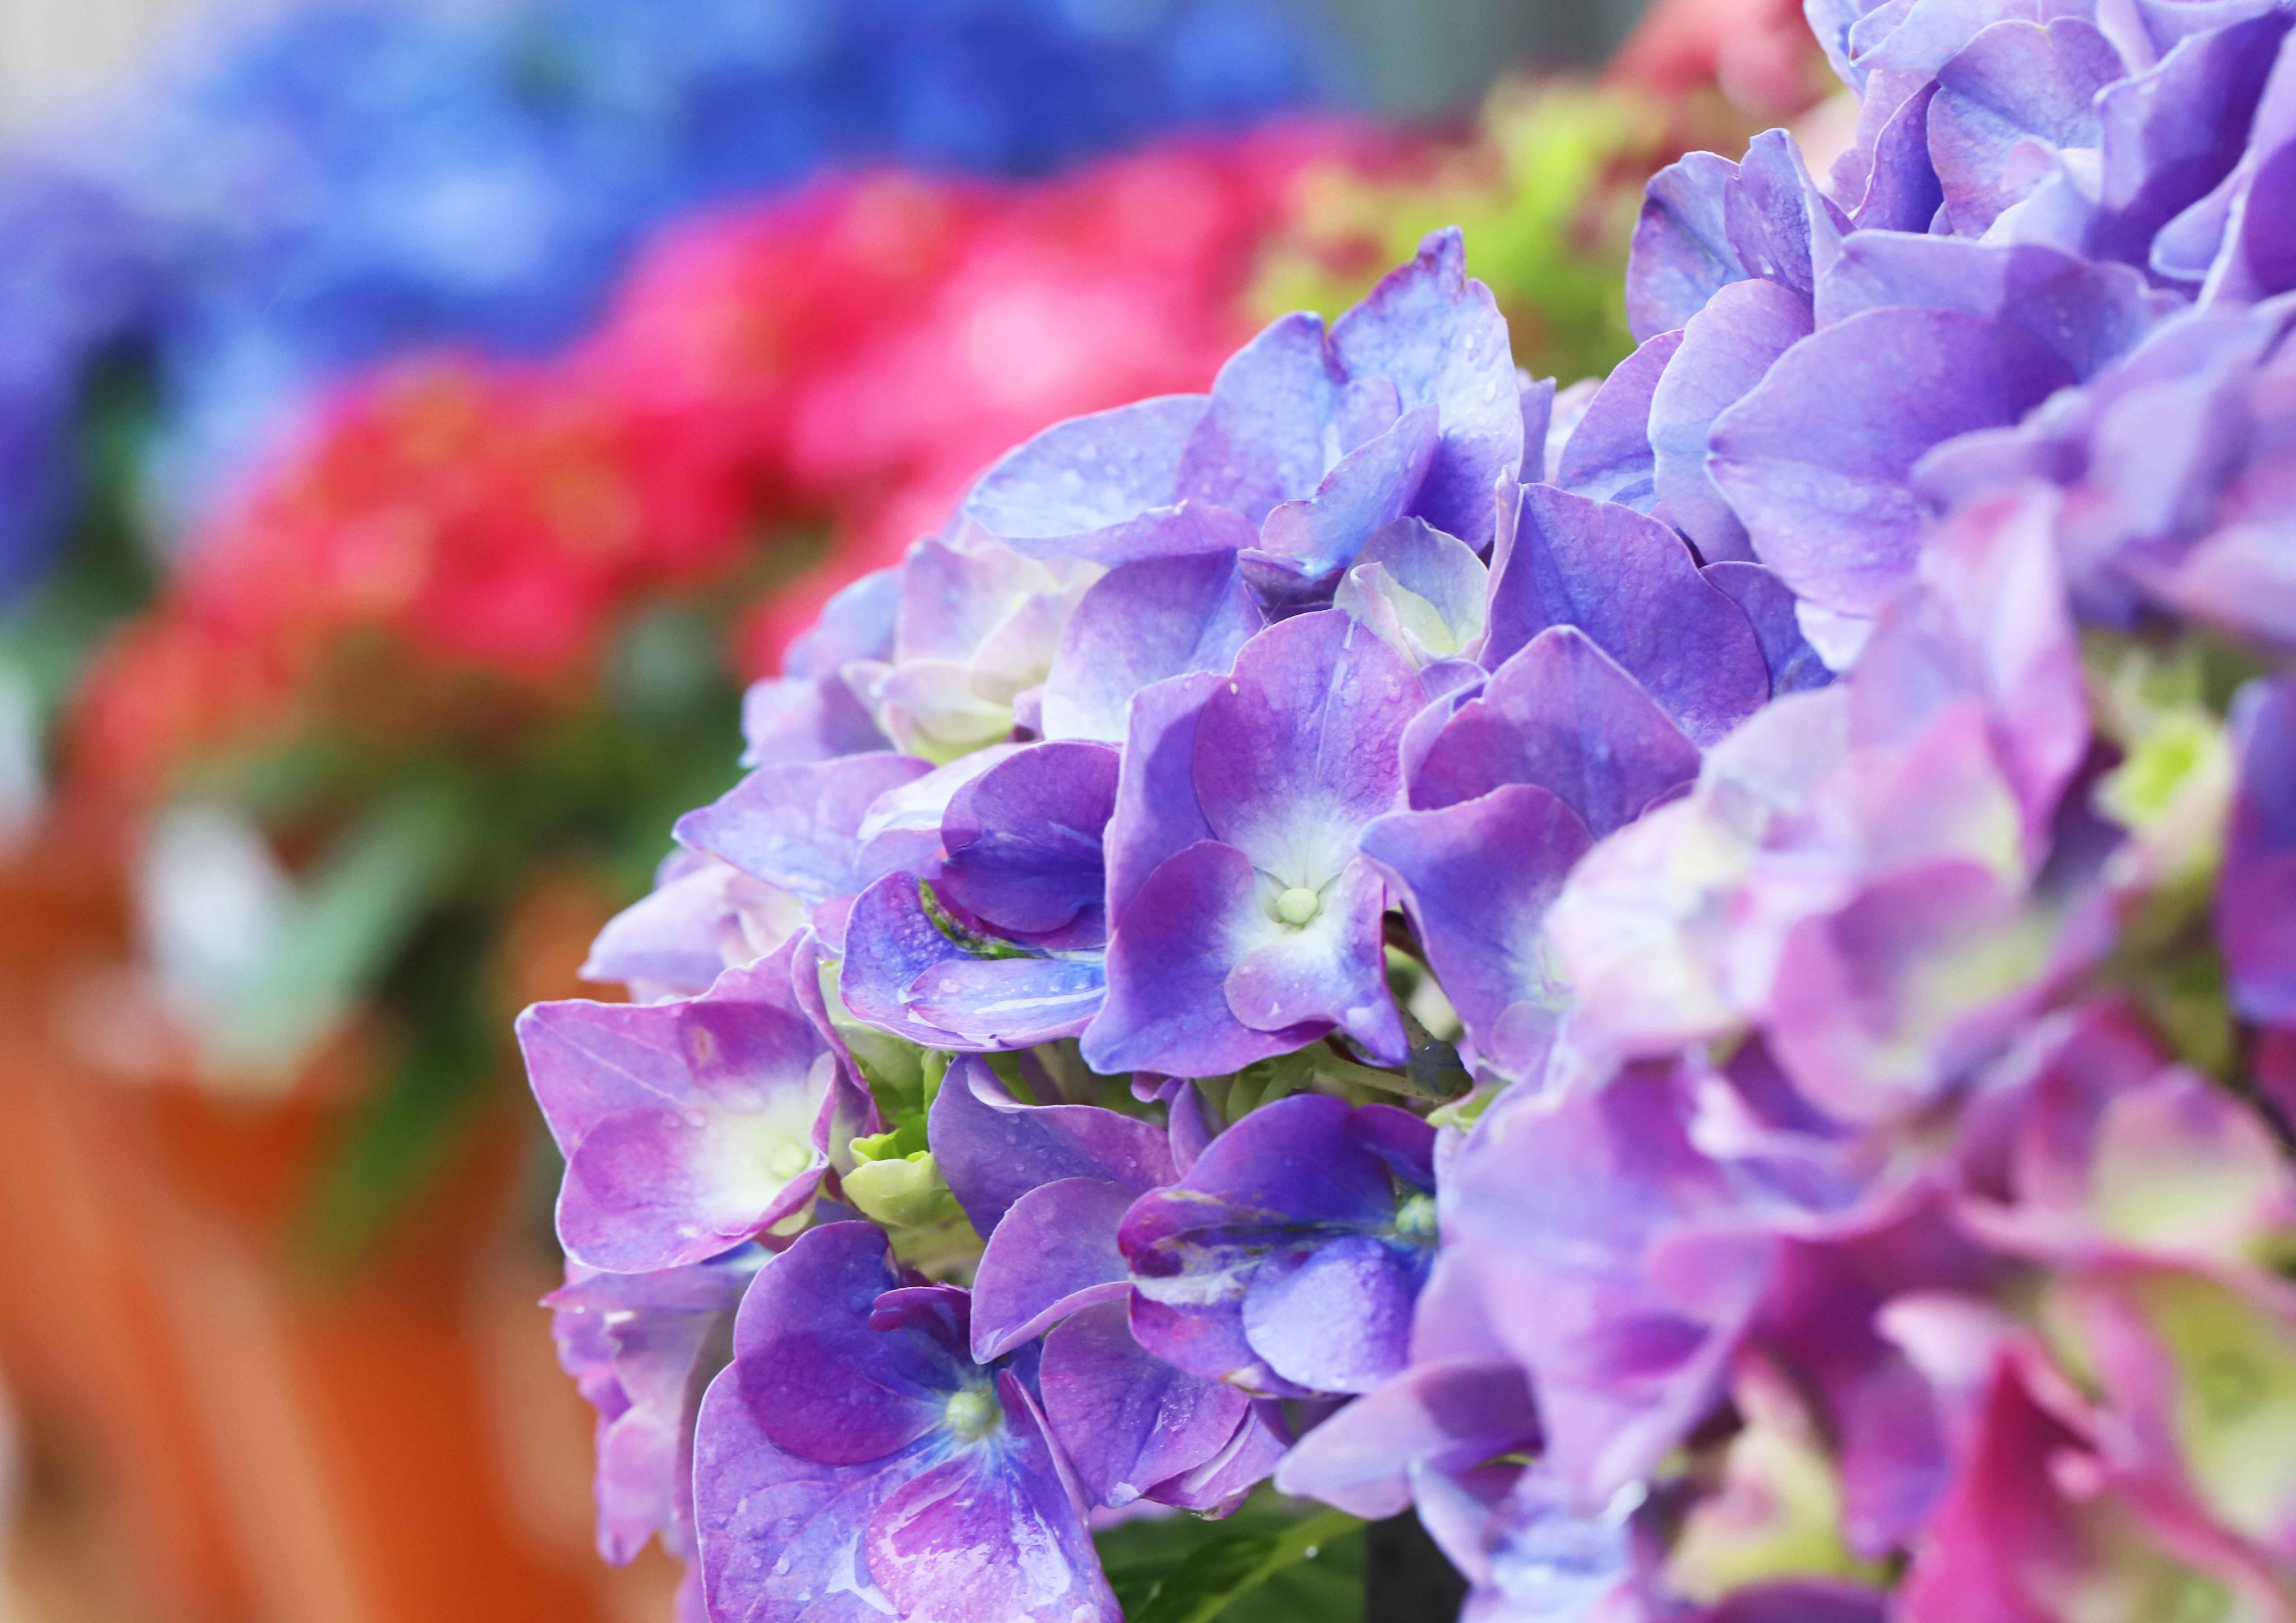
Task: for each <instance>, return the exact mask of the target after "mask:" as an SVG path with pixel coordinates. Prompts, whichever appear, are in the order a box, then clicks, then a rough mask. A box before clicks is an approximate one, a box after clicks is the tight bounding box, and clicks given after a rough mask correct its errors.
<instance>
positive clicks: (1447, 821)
mask: <svg viewBox="0 0 2296 1623" xmlns="http://www.w3.org/2000/svg"><path fill="white" fill-rule="evenodd" d="M1592 843H1593V842H1592V840H1590V839H1589V838H1588V836H1587V827H1586V824H1584V823H1582V822H1581V821H1580V820H1579V817H1578V816H1577V815H1576V814H1574V813H1573V812H1572V811H1571V809H1570V807H1568V806H1566V805H1564V804H1563V803H1562V801H1561V800H1559V799H1556V798H1555V797H1554V795H1552V794H1550V793H1548V792H1547V791H1546V790H1544V789H1538V788H1535V787H1532V786H1530V785H1529V784H1518V785H1514V786H1511V787H1508V788H1505V789H1500V790H1497V791H1495V792H1493V793H1491V794H1488V795H1486V796H1484V797H1483V798H1482V799H1476V800H1471V801H1468V802H1466V803H1464V805H1459V806H1454V807H1449V808H1447V809H1446V810H1442V811H1428V812H1403V813H1398V815H1396V816H1390V817H1382V818H1381V819H1380V820H1379V821H1378V822H1377V823H1375V824H1372V826H1371V827H1370V828H1369V829H1368V830H1366V831H1365V834H1364V850H1365V854H1366V855H1367V856H1369V857H1371V858H1372V860H1373V861H1374V862H1376V863H1378V864H1380V865H1382V867H1384V868H1385V869H1386V870H1387V871H1388V872H1389V873H1391V874H1393V875H1394V876H1395V879H1396V882H1397V884H1398V886H1399V887H1400V888H1401V889H1402V891H1403V894H1404V900H1405V905H1406V908H1407V909H1408V910H1409V912H1410V914H1411V919H1412V923H1413V925H1414V927H1415V929H1416V930H1418V932H1419V939H1420V941H1421V944H1422V945H1423V946H1424V947H1426V949H1427V955H1428V960H1429V963H1430V966H1431V968H1432V969H1433V970H1434V971H1435V976H1436V979H1437V980H1439V982H1440V983H1441V985H1442V987H1443V989H1444V990H1445V991H1446V992H1447V993H1448V994H1449V995H1450V998H1451V1001H1452V1004H1453V1005H1454V1006H1455V1007H1456V1009H1457V1010H1458V1012H1459V1018H1460V1019H1461V1021H1464V1022H1465V1025H1466V1028H1467V1030H1468V1033H1469V1035H1471V1036H1472V1037H1473V1038H1474V1040H1475V1045H1476V1047H1477V1049H1478V1050H1479V1051H1480V1053H1482V1055H1483V1056H1484V1057H1485V1058H1486V1059H1488V1060H1489V1061H1490V1062H1493V1063H1494V1064H1497V1065H1498V1066H1500V1067H1501V1068H1503V1069H1504V1070H1506V1071H1508V1072H1509V1073H1510V1074H1513V1075H1517V1076H1520V1075H1523V1074H1526V1073H1527V1071H1528V1070H1529V1067H1530V1064H1531V1063H1532V1062H1534V1061H1535V1060H1536V1059H1537V1058H1538V1055H1539V1054H1540V1053H1543V1052H1544V1048H1545V1039H1546V1034H1547V1032H1548V1030H1549V1029H1550V1028H1551V1025H1552V1023H1553V1022H1554V1021H1555V1020H1556V1019H1557V1018H1558V1017H1559V1015H1560V1013H1561V1011H1562V1006H1563V1003H1564V997H1563V989H1562V987H1561V986H1560V985H1559V984H1556V982H1555V980H1554V977H1553V976H1552V975H1551V973H1550V971H1549V970H1548V967H1547V964H1546V952H1545V949H1544V945H1543V942H1544V927H1545V923H1546V909H1547V907H1548V906H1550V905H1551V904H1552V903H1553V902H1554V898H1555V896H1556V894H1557V893H1559V892H1560V891H1561V889H1562V882H1563V881H1564V880H1565V879H1567V878H1568V877H1569V876H1570V871H1571V869H1572V868H1573V867H1574V866H1575V865H1577V863H1578V861H1579V858H1580V857H1583V856H1585V855H1586V853H1587V848H1589V846H1590V845H1591V844H1592ZM1498 852H1504V853H1505V861H1504V862H1494V861H1493V860H1492V858H1493V855H1494V853H1498Z"/></svg>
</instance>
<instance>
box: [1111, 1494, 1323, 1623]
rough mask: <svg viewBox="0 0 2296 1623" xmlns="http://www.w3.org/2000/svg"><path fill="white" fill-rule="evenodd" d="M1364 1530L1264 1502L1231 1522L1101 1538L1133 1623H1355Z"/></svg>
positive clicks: (1189, 1522)
mask: <svg viewBox="0 0 2296 1623" xmlns="http://www.w3.org/2000/svg"><path fill="white" fill-rule="evenodd" d="M1362 1529H1363V1523H1362V1522H1361V1521H1357V1519H1356V1518H1355V1517H1353V1516H1350V1515H1349V1514H1348V1513H1347V1512H1344V1511H1333V1510H1318V1511H1316V1512H1313V1513H1311V1514H1308V1515H1306V1516H1296V1515H1291V1514H1286V1513H1283V1512H1280V1511H1277V1510H1275V1508H1274V1507H1273V1506H1271V1505H1268V1504H1267V1503H1266V1502H1265V1501H1262V1502H1259V1503H1257V1504H1254V1505H1252V1506H1249V1507H1247V1508H1246V1509H1245V1510H1243V1511H1240V1512H1237V1514H1236V1515H1235V1516H1234V1517H1233V1518H1231V1519H1230V1520H1228V1521H1221V1522H1206V1521H1197V1520H1195V1519H1193V1518H1186V1519H1175V1520H1172V1521H1162V1522H1155V1523H1146V1524H1138V1525H1132V1526H1126V1527H1123V1528H1119V1529H1115V1530H1114V1531H1113V1532H1112V1533H1111V1534H1108V1535H1104V1536H1103V1538H1102V1541H1101V1542H1102V1548H1103V1559H1104V1560H1105V1562H1106V1565H1107V1570H1108V1579H1109V1584H1110V1586H1111V1587H1112V1588H1113V1589H1114V1590H1115V1591H1116V1596H1117V1600H1118V1601H1119V1603H1120V1604H1121V1605H1122V1606H1123V1608H1124V1615H1125V1617H1126V1619H1128V1623H1353V1619H1357V1618H1358V1617H1360V1616H1361V1615H1362V1611H1363V1539H1362Z"/></svg>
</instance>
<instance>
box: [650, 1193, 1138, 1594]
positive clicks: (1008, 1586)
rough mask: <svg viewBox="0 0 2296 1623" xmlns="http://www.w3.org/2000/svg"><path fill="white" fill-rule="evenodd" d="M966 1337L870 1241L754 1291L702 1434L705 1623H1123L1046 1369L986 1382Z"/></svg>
mask: <svg viewBox="0 0 2296 1623" xmlns="http://www.w3.org/2000/svg"><path fill="white" fill-rule="evenodd" d="M967 1317H968V1301H967V1297H966V1293H965V1292H964V1291H961V1290H958V1289H956V1288H955V1287H953V1286H948V1285H931V1284H924V1283H917V1282H916V1281H914V1278H904V1276H903V1275H901V1273H900V1272H899V1271H898V1270H897V1269H896V1268H895V1267H894V1266H893V1263H892V1259H891V1256H890V1246H889V1245H888V1242H887V1241H886V1238H885V1235H884V1234H883V1233H882V1232H881V1230H879V1229H877V1228H875V1227H873V1225H868V1224H865V1223H832V1224H831V1225H828V1226H826V1227H824V1228H817V1229H814V1230H811V1231H809V1232H808V1233H807V1234H802V1235H800V1236H799V1238H798V1240H797V1242H796V1243H794V1244H793V1245H791V1247H790V1249H789V1250H786V1251H784V1252H783V1253H782V1254H781V1255H780V1256H779V1257H776V1258H774V1259H773V1260H772V1261H771V1262H769V1263H767V1265H766V1266H765V1267H764V1268H763V1269H761V1270H760V1271H759V1273H758V1277H757V1279H756V1281H755V1282H754V1283H752V1284H751V1286H750V1293H749V1295H748V1296H747V1297H746V1298H745V1299H744V1300H743V1302H742V1310H741V1313H740V1316H738V1318H737V1319H736V1320H735V1322H734V1356H733V1362H732V1364H731V1365H728V1366H727V1367H726V1370H725V1372H724V1373H721V1374H720V1375H719V1376H718V1377H717V1381H715V1382H713V1383H712V1384H711V1386H710V1388H709V1394H708V1396H707V1397H705V1398H703V1399H702V1404H701V1419H700V1421H699V1422H698V1423H697V1425H696V1428H695V1434H694V1444H693V1447H694V1503H695V1512H696V1521H697V1522H698V1524H699V1527H700V1531H701V1568H702V1576H703V1583H704V1586H705V1587H706V1591H707V1594H708V1597H709V1612H710V1616H711V1617H713V1618H715V1619H719V1620H720V1623H798V1619H852V1620H853V1623H862V1620H863V1619H873V1618H877V1617H881V1616H884V1615H886V1614H888V1613H890V1614H891V1615H893V1616H896V1617H901V1618H924V1617H931V1618H935V1619H948V1620H949V1623H1120V1619H1121V1616H1122V1614H1121V1613H1120V1612H1119V1611H1118V1609H1117V1605H1116V1599H1115V1597H1114V1596H1113V1595H1112V1594H1110V1592H1109V1589H1108V1585H1107V1583H1106V1581H1105V1580H1104V1579H1103V1578H1102V1577H1101V1574H1100V1563H1099V1561H1098V1559H1097V1558H1096V1557H1095V1554H1094V1553H1093V1548H1092V1540H1091V1538H1090V1537H1089V1535H1088V1534H1087V1531H1086V1529H1085V1522H1084V1512H1083V1507H1082V1504H1080V1502H1079V1500H1078V1494H1077V1489H1076V1488H1075V1485H1074V1483H1073V1482H1072V1481H1071V1480H1070V1477H1069V1473H1068V1470H1067V1467H1066V1465H1065V1463H1064V1462H1063V1461H1062V1456H1061V1455H1060V1452H1059V1450H1058V1448H1057V1447H1055V1446H1054V1443H1053V1442H1052V1440H1051V1439H1050V1438H1049V1437H1048V1436H1047V1435H1046V1428H1045V1422H1044V1417H1043V1412H1042V1409H1041V1407H1040V1406H1039V1404H1038V1400H1037V1396H1036V1394H1035V1393H1034V1392H1033V1391H1032V1390H1031V1385H1032V1381H1033V1374H1034V1371H1033V1368H1032V1366H1033V1365H1034V1363H1035V1359H1034V1358H1033V1357H1022V1358H1000V1359H996V1360H993V1361H991V1362H989V1363H988V1364H985V1365H984V1364H980V1363H977V1362H975V1361H974V1359H973V1357H972V1352H971V1349H970V1345H969V1343H970V1332H969V1329H968V1324H967Z"/></svg>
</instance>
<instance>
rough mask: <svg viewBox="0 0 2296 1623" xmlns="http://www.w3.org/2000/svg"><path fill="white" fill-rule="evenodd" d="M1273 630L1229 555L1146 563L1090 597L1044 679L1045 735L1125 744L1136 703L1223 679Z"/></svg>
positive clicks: (1115, 573) (1100, 583) (1123, 570)
mask: <svg viewBox="0 0 2296 1623" xmlns="http://www.w3.org/2000/svg"><path fill="white" fill-rule="evenodd" d="M1264 623H1265V617H1264V616H1263V615H1262V614H1261V613H1260V611H1259V607H1258V605H1257V604H1256V603H1255V602H1253V601H1252V597H1251V592H1250V591H1249V590H1247V589H1246V587H1245V586H1244V585H1243V581H1242V578H1241V576H1240V575H1239V574H1238V573H1237V570H1236V562H1235V558H1234V555H1233V554H1231V553H1195V554H1191V555H1185V556H1179V557H1169V558H1150V559H1144V560H1142V561H1139V562H1136V563H1128V564H1124V565H1121V566H1119V568H1117V569H1113V570H1110V571H1109V572H1108V573H1107V574H1106V575H1104V576H1103V577H1102V578H1100V579H1099V580H1096V581H1095V582H1094V583H1093V585H1092V586H1091V587H1090V588H1089V589H1088V590H1087V592H1086V593H1085V594H1084V599H1083V601H1082V602H1079V603H1078V605H1077V610H1076V613H1075V614H1074V615H1073V616H1072V617H1071V618H1070V620H1069V623H1068V627H1067V629H1066V630H1065V631H1063V632H1062V634H1061V644H1060V651H1059V652H1057V653H1056V654H1055V655H1054V658H1053V665H1052V671H1051V674H1050V675H1048V676H1046V678H1045V710H1044V724H1045V734H1046V737H1048V738H1055V739H1060V738H1091V739H1103V740H1105V741H1107V742H1110V743H1122V742H1124V739H1125V734H1126V730H1127V726H1128V713H1129V711H1130V709H1131V704H1132V700H1133V696H1134V695H1135V694H1136V693H1139V692H1140V691H1141V690H1142V689H1144V688H1146V687H1148V686H1150V685H1151V684H1155V683H1160V682H1163V681H1166V680H1168V679H1169V678H1171V677H1174V676H1185V675H1186V674H1188V673H1190V672H1193V671H1210V672H1215V673H1225V672H1226V669H1227V668H1228V667H1229V666H1231V665H1233V664H1234V662H1235V655H1236V651H1237V650H1238V649H1240V648H1242V646H1243V644H1244V642H1245V640H1246V639H1247V638H1249V637H1250V636H1251V635H1252V634H1253V633H1254V632H1256V631H1258V630H1259V628H1260V627H1261V625H1262V624H1264Z"/></svg>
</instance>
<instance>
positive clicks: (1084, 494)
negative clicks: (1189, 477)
mask: <svg viewBox="0 0 2296 1623" xmlns="http://www.w3.org/2000/svg"><path fill="white" fill-rule="evenodd" d="M1206 403H1207V402H1206V398H1205V397H1204V396H1202V395H1166V396H1162V397H1160V398H1156V399H1152V400H1142V401H1139V402H1137V403H1136V404H1134V405H1131V406H1118V407H1117V408H1116V409H1114V410H1113V411H1104V412H1095V413H1093V414H1091V415H1089V416H1085V417H1077V418H1072V419H1070V421H1069V422H1062V423H1058V424H1056V425H1054V427H1052V428H1049V429H1046V430H1045V431H1044V432H1043V433H1041V434H1038V435H1037V437H1036V438H1035V439H1031V440H1029V442H1028V443H1027V444H1026V445H1023V446H1021V447H1019V448H1018V449H1017V450H1014V451H1012V452H1009V453H1007V454H1006V455H1005V458H1004V460H1002V461H1001V462H999V463H997V464H996V466H995V467H993V468H991V469H989V470H988V472H986V473H984V474H982V475H981V476H980V483H978V484H976V485H975V486H973V488H972V494H971V495H970V496H966V497H965V501H964V514H965V516H966V517H967V518H968V519H970V520H972V521H973V522H975V523H977V524H979V525H980V526H981V528H983V529H986V530H988V533H989V534H991V535H993V536H996V537H997V538H999V539H1000V540H1002V541H1005V543H1007V544H1008V545H1012V546H1014V547H1017V548H1019V549H1020V550H1021V551H1023V552H1028V553H1058V554H1065V555H1069V556H1075V557H1083V556H1087V555H1090V556H1100V555H1102V554H1103V553H1113V552H1116V551H1121V550H1122V549H1123V546H1124V545H1125V541H1126V532H1127V531H1128V529H1130V528H1132V527H1133V525H1134V522H1135V521H1137V520H1139V519H1140V518H1141V516H1142V515H1143V514H1144V513H1146V512H1149V511H1150V510H1151V509H1153V508H1163V507H1169V506H1171V505H1172V504H1174V503H1176V502H1177V500H1178V499H1179V472H1180V458H1181V454H1182V452H1183V451H1184V450H1185V448H1186V446H1187V443H1188V438H1189V436H1190V435H1191V434H1192V433H1193V431H1194V430H1195V427H1196V424H1197V423H1198V422H1200V421H1201V419H1202V417H1203V415H1204V408H1205V406H1206Z"/></svg>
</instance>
